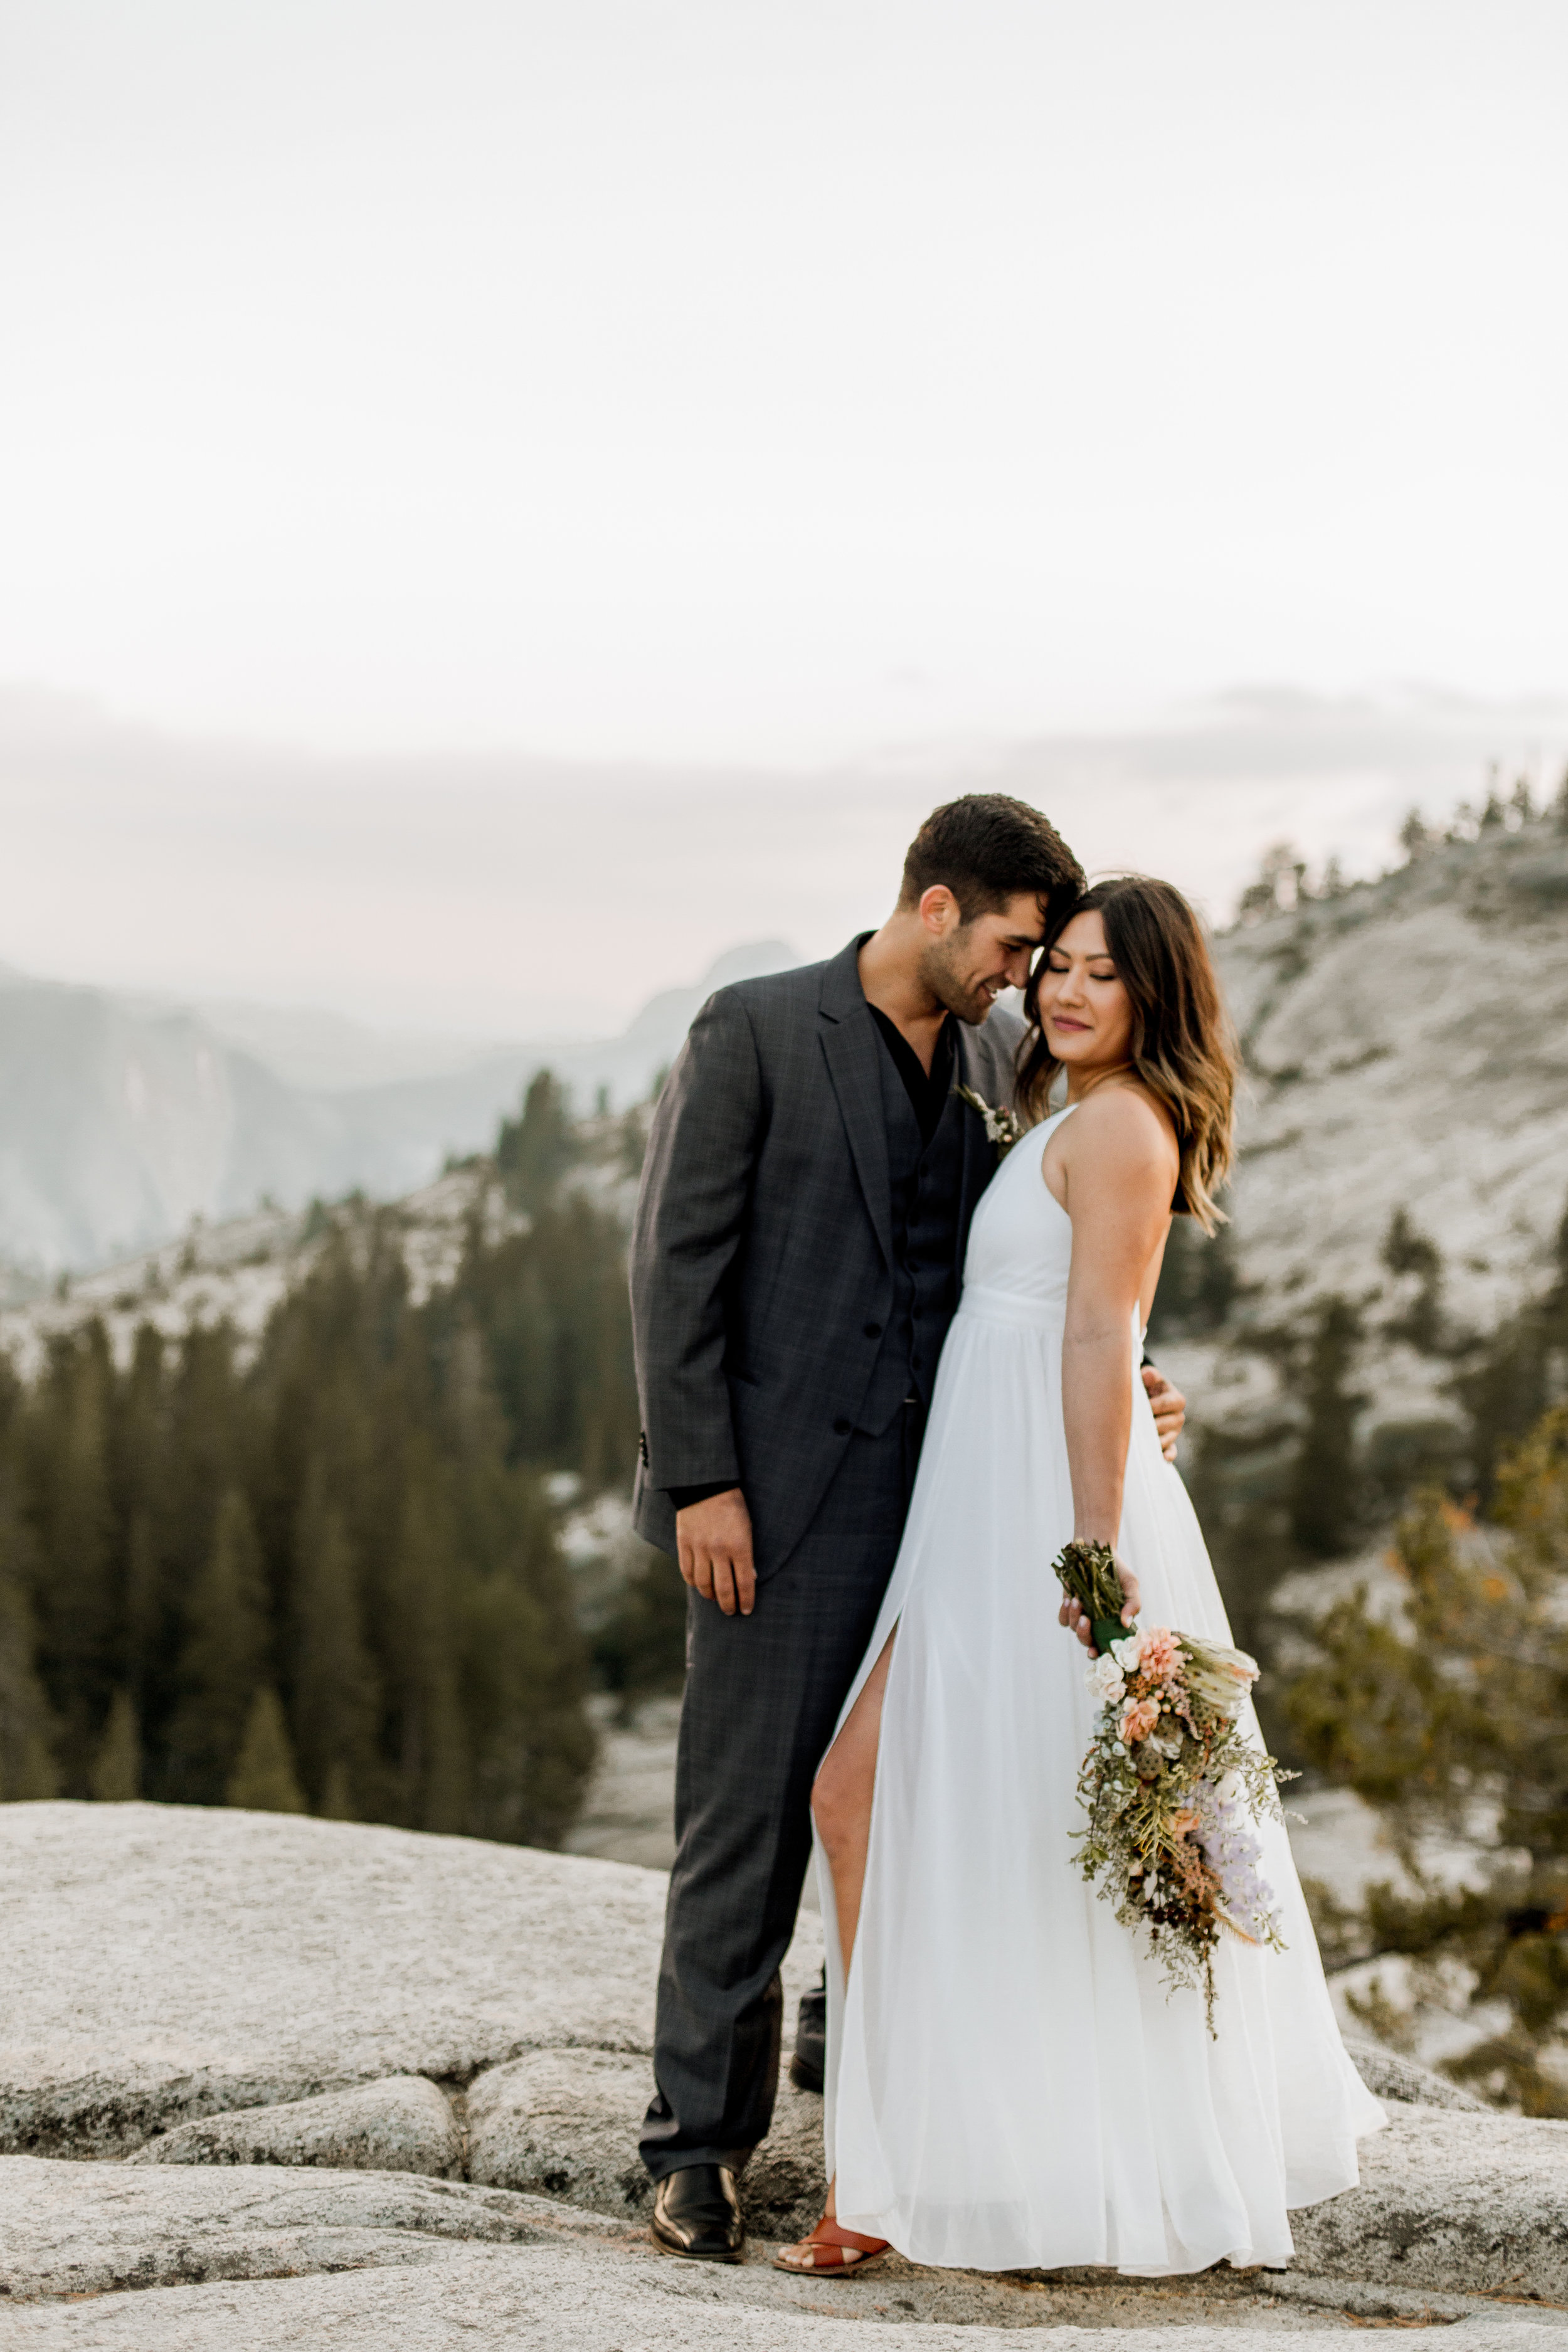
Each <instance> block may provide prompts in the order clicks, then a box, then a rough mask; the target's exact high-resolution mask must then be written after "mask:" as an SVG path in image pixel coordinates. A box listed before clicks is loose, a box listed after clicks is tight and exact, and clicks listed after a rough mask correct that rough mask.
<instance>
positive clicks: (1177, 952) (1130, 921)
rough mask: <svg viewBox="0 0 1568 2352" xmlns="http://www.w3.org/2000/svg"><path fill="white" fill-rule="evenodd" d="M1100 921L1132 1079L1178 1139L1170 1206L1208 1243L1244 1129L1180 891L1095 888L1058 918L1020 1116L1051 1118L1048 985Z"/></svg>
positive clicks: (1053, 1061)
mask: <svg viewBox="0 0 1568 2352" xmlns="http://www.w3.org/2000/svg"><path fill="white" fill-rule="evenodd" d="M1090 913H1094V914H1098V915H1099V917H1100V921H1101V922H1102V923H1103V924H1104V926H1105V943H1106V946H1107V947H1108V949H1109V950H1110V956H1111V961H1113V962H1114V964H1115V966H1116V971H1117V977H1118V978H1119V979H1120V981H1121V984H1122V986H1123V988H1125V990H1126V991H1127V996H1128V1002H1129V1003H1130V1004H1131V1008H1132V1035H1131V1066H1132V1071H1133V1074H1134V1076H1136V1077H1137V1078H1138V1080H1139V1082H1140V1084H1142V1086H1145V1087H1147V1088H1148V1090H1149V1092H1150V1093H1151V1094H1152V1096H1153V1097H1154V1099H1155V1101H1156V1102H1158V1103H1161V1104H1163V1107H1164V1108H1165V1109H1166V1111H1167V1112H1168V1113H1169V1114H1170V1118H1171V1123H1172V1125H1173V1127H1174V1129H1175V1130H1176V1142H1177V1146H1178V1148H1179V1150H1180V1151H1181V1155H1182V1158H1181V1171H1180V1174H1179V1176H1178V1177H1177V1180H1176V1193H1175V1199H1174V1201H1173V1202H1172V1206H1173V1210H1174V1212H1175V1213H1176V1215H1177V1216H1179V1217H1180V1216H1185V1217H1195V1218H1196V1219H1197V1221H1198V1223H1199V1224H1200V1225H1202V1227H1203V1229H1204V1231H1205V1233H1206V1234H1212V1233H1213V1232H1214V1229H1215V1226H1216V1225H1217V1224H1223V1223H1225V1212H1224V1211H1223V1210H1222V1209H1219V1208H1216V1207H1215V1199H1214V1195H1215V1191H1216V1190H1217V1188H1218V1187H1219V1186H1220V1185H1221V1184H1223V1183H1224V1181H1225V1180H1226V1176H1227V1175H1228V1173H1229V1172H1230V1164H1231V1159H1232V1154H1233V1150H1234V1129H1235V1121H1236V1066H1237V1052H1236V1037H1235V1033H1234V1032H1233V1030H1232V1028H1231V1025H1230V1016H1229V1015H1228V1013H1226V1009H1225V1000H1224V998H1223V997H1222V996H1221V994H1220V988H1219V977H1218V974H1217V973H1216V972H1215V968H1214V959H1213V957H1212V956H1211V955H1210V954H1209V949H1208V941H1207V940H1205V937H1204V933H1203V927H1202V925H1201V924H1200V923H1199V921H1198V919H1197V917H1196V915H1194V912H1193V910H1192V908H1190V907H1189V906H1188V904H1187V902H1186V900H1185V899H1184V898H1183V896H1182V894H1181V892H1180V891H1179V890H1174V889H1173V888H1172V887H1171V885H1170V884H1169V883H1168V882H1156V881H1153V880H1152V879H1151V878H1150V877H1148V876H1146V875H1142V874H1126V875H1122V876H1121V877H1120V878H1119V879H1118V880H1116V881H1114V882H1097V883H1096V884H1095V885H1094V886H1093V887H1092V888H1091V889H1089V890H1086V891H1085V892H1084V894H1083V896H1082V897H1081V898H1077V899H1074V900H1073V901H1072V903H1071V904H1070V905H1069V906H1067V907H1065V908H1062V909H1061V910H1060V911H1059V913H1058V914H1057V916H1056V918H1055V919H1054V920H1053V922H1052V924H1051V928H1050V930H1049V932H1048V934H1047V939H1046V943H1045V946H1044V948H1043V949H1042V950H1041V952H1040V957H1039V961H1038V962H1037V964H1036V966H1035V969H1034V971H1033V972H1032V973H1031V974H1030V977H1029V985H1028V987H1027V989H1026V992H1025V995H1024V1014H1025V1018H1026V1021H1027V1023H1028V1027H1027V1029H1026V1032H1025V1035H1024V1040H1023V1043H1022V1045H1020V1046H1019V1048H1018V1107H1019V1108H1020V1109H1021V1110H1022V1111H1023V1112H1024V1114H1025V1116H1026V1118H1043V1117H1044V1116H1045V1111H1046V1104H1047V1097H1048V1096H1049V1094H1050V1091H1051V1083H1052V1081H1053V1079H1054V1078H1055V1077H1056V1075H1057V1073H1058V1070H1059V1069H1060V1068H1061V1066H1062V1065H1061V1064H1060V1063H1059V1062H1058V1060H1057V1057H1056V1055H1054V1054H1053V1053H1052V1052H1051V1049H1050V1047H1049V1046H1048V1045H1047V1043H1046V1037H1045V1031H1044V1030H1043V1028H1042V1027H1041V1025H1040V979H1041V976H1042V974H1043V973H1044V971H1045V970H1046V968H1047V964H1048V962H1049V961H1050V953H1051V950H1052V949H1053V948H1054V947H1055V945H1056V943H1057V941H1058V940H1059V939H1060V937H1061V935H1062V933H1063V932H1064V931H1065V930H1066V929H1067V927H1068V924H1069V923H1070V922H1071V921H1072V919H1073V918H1074V916H1075V915H1087V914H1090Z"/></svg>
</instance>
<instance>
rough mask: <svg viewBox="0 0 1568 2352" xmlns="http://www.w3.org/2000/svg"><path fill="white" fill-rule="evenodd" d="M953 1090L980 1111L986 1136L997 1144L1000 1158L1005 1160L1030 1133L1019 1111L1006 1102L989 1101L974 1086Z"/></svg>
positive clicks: (971, 1106) (972, 1108) (973, 1108)
mask: <svg viewBox="0 0 1568 2352" xmlns="http://www.w3.org/2000/svg"><path fill="white" fill-rule="evenodd" d="M952 1091H953V1093H954V1094H955V1095H957V1096H958V1097H959V1098H960V1099H961V1100H962V1101H963V1102H966V1103H967V1104H968V1105H969V1108H970V1109H971V1110H977V1111H978V1112H979V1113H980V1116H981V1118H983V1119H984V1121H985V1133H986V1136H987V1138H988V1139H989V1140H990V1141H991V1142H993V1143H994V1145H995V1146H996V1157H997V1159H998V1160H1005V1159H1006V1157H1007V1154H1008V1153H1009V1152H1010V1151H1011V1150H1012V1149H1013V1146H1014V1145H1015V1144H1016V1143H1021V1142H1022V1141H1023V1139H1024V1137H1025V1136H1026V1134H1027V1133H1028V1129H1026V1126H1025V1125H1024V1122H1023V1120H1022V1119H1021V1118H1019V1117H1018V1114H1017V1112H1016V1110H1009V1109H1008V1108H1006V1106H1005V1104H1004V1105H1000V1106H998V1105H997V1104H995V1103H988V1102H987V1101H986V1099H985V1097H984V1095H977V1094H976V1093H975V1091H974V1088H973V1087H954V1088H953V1090H952Z"/></svg>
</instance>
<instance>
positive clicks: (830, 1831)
mask: <svg viewBox="0 0 1568 2352" xmlns="http://www.w3.org/2000/svg"><path fill="white" fill-rule="evenodd" d="M896 1632H897V1628H896V1627H895V1629H894V1633H896ZM894 1633H889V1636H888V1638H887V1640H886V1642H884V1643H883V1644H882V1654H881V1656H880V1657H879V1659H878V1661H877V1663H876V1664H875V1665H874V1666H873V1667H872V1669H871V1671H870V1673H869V1674H868V1675H867V1677H866V1681H865V1684H864V1686H863V1687H862V1689H861V1692H860V1696H859V1697H858V1699H857V1700H856V1702H855V1704H854V1706H852V1707H851V1708H850V1710H849V1719H848V1721H847V1723H846V1725H845V1726H844V1728H843V1730H842V1731H841V1732H840V1733H839V1735H838V1737H837V1739H836V1740H835V1741H834V1743H833V1745H832V1747H831V1748H829V1749H828V1751H827V1754H826V1756H825V1757H824V1759H823V1761H822V1769H821V1770H820V1771H819V1772H818V1773H817V1776H816V1785H815V1786H814V1787H813V1789H812V1792H811V1812H812V1819H813V1820H814V1821H815V1822H816V1834H817V1836H818V1837H819V1838H820V1839H821V1840H822V1845H823V1851H824V1853H826V1856H827V1864H828V1868H829V1869H830V1870H831V1871H832V1873H833V1901H834V1907H835V1908H836V1910H837V1913H838V1948H839V1951H840V1953H841V1954H842V1956H843V1960H844V1974H845V1977H846V1979H847V1977H848V1974H849V1960H850V1956H851V1954H852V1953H853V1951H854V1949H855V1931H856V1929H857V1927H858V1926H859V1924H860V1896H861V1892H862V1890H863V1888H864V1886H865V1884H866V1853H867V1848H868V1844H869V1843H870V1836H871V1792H872V1790H873V1788H874V1787H875V1785H876V1779H877V1748H878V1744H879V1741H880V1739H881V1736H882V1698H883V1694H884V1693H885V1692H886V1690H887V1687H888V1669H889V1666H890V1665H891V1664H892V1659H893V1641H894Z"/></svg>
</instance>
